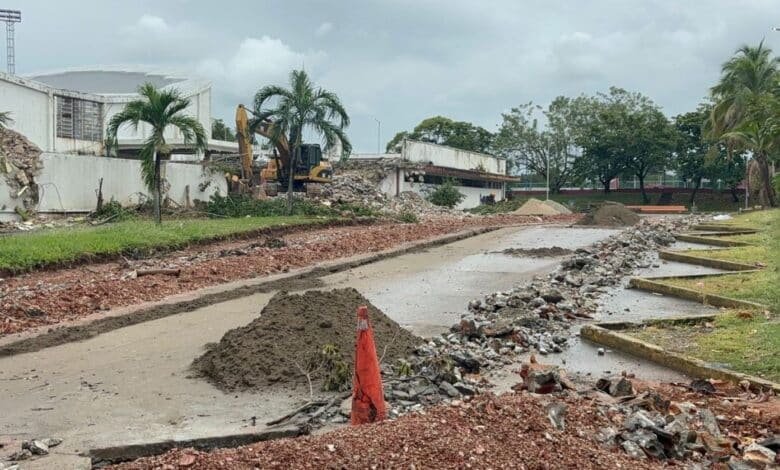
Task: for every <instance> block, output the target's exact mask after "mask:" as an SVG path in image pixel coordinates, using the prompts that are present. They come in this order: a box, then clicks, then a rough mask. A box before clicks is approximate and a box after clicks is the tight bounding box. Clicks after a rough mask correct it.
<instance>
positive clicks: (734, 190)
mask: <svg viewBox="0 0 780 470" xmlns="http://www.w3.org/2000/svg"><path fill="white" fill-rule="evenodd" d="M729 190H730V191H731V202H735V203H737V202H739V194H737V187H736V186H732V187H731V188H729Z"/></svg>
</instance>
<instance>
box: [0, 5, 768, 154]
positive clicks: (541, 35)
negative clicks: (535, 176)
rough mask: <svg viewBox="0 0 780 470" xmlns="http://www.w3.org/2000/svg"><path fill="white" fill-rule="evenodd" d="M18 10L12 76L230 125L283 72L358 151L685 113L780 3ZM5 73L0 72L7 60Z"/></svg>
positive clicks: (758, 34) (764, 27) (762, 32)
mask: <svg viewBox="0 0 780 470" xmlns="http://www.w3.org/2000/svg"><path fill="white" fill-rule="evenodd" d="M2 7H3V8H13V9H20V10H22V23H21V24H19V25H17V29H16V31H17V34H16V37H17V49H16V51H17V52H16V56H17V59H16V61H17V66H16V67H17V73H18V74H20V75H23V74H28V73H35V72H44V71H49V70H58V69H62V68H69V67H81V68H83V67H90V66H100V65H112V66H134V68H137V67H138V66H142V67H146V68H149V69H150V70H167V71H170V72H175V73H179V74H188V75H194V76H198V77H202V78H207V79H209V80H211V81H212V82H213V98H212V99H213V108H214V112H213V114H214V117H221V118H223V119H225V120H226V121H227V122H230V121H232V120H233V112H234V109H235V105H236V104H237V103H239V102H243V103H249V102H251V98H252V96H253V94H254V92H255V91H256V90H257V88H259V87H260V86H263V85H265V84H269V83H278V84H283V83H284V82H285V81H286V79H287V75H288V73H289V71H290V69H292V68H294V67H295V68H297V67H305V68H306V70H307V71H309V72H310V73H311V75H312V76H313V77H314V79H315V81H316V82H317V83H318V84H319V85H321V86H323V87H326V88H328V89H330V90H332V91H335V92H336V93H338V94H339V95H340V96H341V97H342V99H343V100H344V102H345V104H346V106H347V109H348V111H349V113H350V115H351V117H352V121H353V124H352V126H351V127H350V129H349V135H350V137H351V139H352V141H353V144H354V146H355V148H356V150H357V151H364V152H373V151H376V132H377V124H376V120H375V119H378V120H380V121H381V128H382V146H383V147H384V144H385V142H386V141H387V140H389V139H390V138H391V137H392V135H393V134H394V133H395V132H397V131H400V130H404V129H409V128H412V127H414V125H415V124H416V123H418V122H419V121H420V120H421V119H423V118H425V117H429V116H432V115H437V114H441V115H445V116H448V117H451V118H454V119H458V120H467V121H472V122H475V123H477V124H479V125H482V126H484V127H486V128H487V129H489V130H495V129H496V127H497V125H498V124H499V122H500V120H501V117H500V116H501V113H502V112H504V111H506V110H508V109H509V108H510V107H512V106H515V105H517V104H520V103H525V102H528V101H534V102H535V103H540V104H546V103H547V102H549V101H550V99H552V98H553V97H555V96H557V95H577V94H580V93H594V92H596V91H601V90H605V89H606V88H607V87H609V86H610V85H617V86H621V87H623V88H627V89H630V90H635V91H640V92H642V93H645V94H647V95H648V96H650V97H651V98H652V99H654V100H655V101H656V102H657V103H658V104H660V105H661V106H662V107H663V109H664V111H665V112H666V113H667V114H668V115H674V114H676V113H679V112H684V111H688V110H691V109H693V108H694V107H695V106H696V104H697V103H698V102H699V101H700V100H701V99H702V97H703V96H704V95H705V94H706V92H707V89H708V87H709V86H710V85H711V84H712V83H713V82H714V81H715V80H716V79H717V77H718V72H719V67H720V64H721V63H722V62H723V61H724V60H726V59H727V58H728V57H729V55H730V54H731V53H732V52H733V51H734V49H735V48H736V47H737V46H738V45H740V44H743V43H750V44H756V43H758V42H759V41H760V40H761V39H762V38H766V41H767V43H768V44H769V45H770V46H771V47H773V48H774V49H775V50H778V51H780V32H773V31H771V27H773V26H780V0H654V1H650V0H645V1H639V0H577V1H574V0H568V1H565V0H539V1H531V0H496V1H485V2H480V1H474V0H468V1H466V0H335V1H333V0H331V1H313V0H310V1H296V0H292V1H291V0H287V1H281V0H278V1H276V0H274V1H270V0H230V1H224V2H220V1H214V0H210V1H204V0H134V1H127V0H123V1H117V0H78V1H75V0H2ZM2 55H3V59H0V63H2V66H3V68H4V66H5V64H4V60H5V59H4V54H2Z"/></svg>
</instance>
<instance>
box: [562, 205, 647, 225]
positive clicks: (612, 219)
mask: <svg viewBox="0 0 780 470" xmlns="http://www.w3.org/2000/svg"><path fill="white" fill-rule="evenodd" d="M637 222H639V216H638V215H637V214H636V213H635V212H634V211H632V210H630V209H627V208H626V206H624V205H623V204H620V203H619V202H609V201H608V202H605V203H604V204H602V205H601V207H599V208H598V209H596V210H594V211H593V212H591V213H590V214H587V215H586V216H585V217H583V218H582V220H580V221H579V222H577V223H578V224H579V225H598V226H601V227H626V226H629V225H634V224H636V223H637Z"/></svg>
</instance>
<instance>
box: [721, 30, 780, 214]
mask: <svg viewBox="0 0 780 470" xmlns="http://www.w3.org/2000/svg"><path fill="white" fill-rule="evenodd" d="M711 93H712V97H713V99H714V101H715V106H714V107H713V109H712V112H711V115H710V119H709V122H708V131H709V133H710V135H711V137H713V138H716V139H723V140H724V141H725V142H726V143H727V144H728V146H729V150H731V149H733V148H737V149H742V150H748V151H751V152H753V158H754V159H755V161H756V163H757V164H758V168H759V173H760V176H761V182H762V189H761V192H760V197H761V203H762V204H763V205H767V206H774V205H776V200H775V194H774V190H773V188H772V183H771V177H770V174H769V159H770V158H771V157H772V156H776V155H777V152H778V147H779V146H780V144H779V143H778V140H780V126H778V110H780V104H778V102H779V101H780V58H778V57H773V56H772V51H771V49H769V48H767V47H764V44H763V41H762V42H761V43H759V45H758V46H757V47H751V46H747V45H745V46H742V47H740V48H739V49H737V51H736V53H735V54H734V56H733V57H732V58H731V59H729V60H728V61H727V62H726V63H725V64H723V67H722V70H721V77H720V80H719V82H718V83H717V84H716V85H715V86H714V87H712V89H711Z"/></svg>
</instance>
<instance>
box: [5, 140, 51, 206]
mask: <svg viewBox="0 0 780 470" xmlns="http://www.w3.org/2000/svg"><path fill="white" fill-rule="evenodd" d="M40 156H41V149H39V148H38V147H37V146H36V145H35V144H33V143H32V142H30V141H29V140H27V138H26V137H25V136H23V135H22V134H20V133H18V132H15V131H12V130H10V129H2V128H0V175H2V176H3V177H4V179H5V182H6V183H7V184H8V187H9V188H10V189H11V193H12V195H13V196H14V197H17V198H18V199H19V203H20V204H19V205H18V206H19V207H20V208H22V209H26V210H29V209H32V208H34V207H35V205H36V204H37V203H38V186H37V185H36V184H35V181H34V180H35V176H36V175H38V174H39V173H40V171H41V169H42V168H43V165H42V164H41V159H40ZM17 195H18V196H17Z"/></svg>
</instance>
